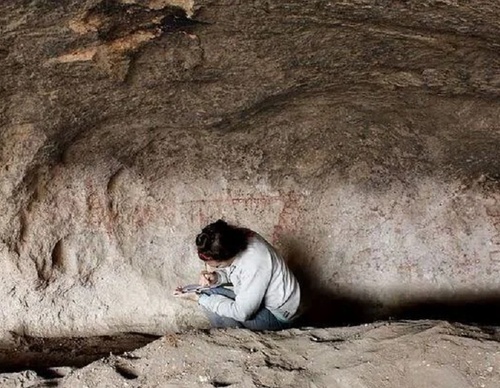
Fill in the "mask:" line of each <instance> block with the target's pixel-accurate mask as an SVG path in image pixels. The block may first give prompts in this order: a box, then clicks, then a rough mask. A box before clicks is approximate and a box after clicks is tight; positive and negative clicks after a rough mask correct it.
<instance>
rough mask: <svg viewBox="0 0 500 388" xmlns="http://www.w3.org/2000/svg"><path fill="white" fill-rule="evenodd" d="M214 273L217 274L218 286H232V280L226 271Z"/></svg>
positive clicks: (219, 270) (220, 270)
mask: <svg viewBox="0 0 500 388" xmlns="http://www.w3.org/2000/svg"><path fill="white" fill-rule="evenodd" d="M214 272H215V273H216V274H217V283H216V285H217V286H221V285H223V284H231V280H230V279H229V275H228V273H227V270H226V269H216V270H215V271H214Z"/></svg>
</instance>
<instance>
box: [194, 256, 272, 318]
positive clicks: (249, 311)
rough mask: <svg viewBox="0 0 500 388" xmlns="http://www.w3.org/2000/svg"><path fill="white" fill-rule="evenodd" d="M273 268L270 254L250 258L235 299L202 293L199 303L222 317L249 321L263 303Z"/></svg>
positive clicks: (242, 274)
mask: <svg viewBox="0 0 500 388" xmlns="http://www.w3.org/2000/svg"><path fill="white" fill-rule="evenodd" d="M267 255H269V254H267ZM250 259H252V258H250ZM271 269H272V264H271V257H270V256H269V257H265V258H264V260H262V258H259V260H255V261H253V260H249V265H247V266H245V268H243V270H242V273H241V278H240V281H241V285H240V287H239V289H240V291H239V293H238V294H237V295H236V299H235V300H232V299H230V298H226V297H225V296H222V295H210V296H208V295H202V296H201V297H200V300H199V303H200V304H201V305H202V306H204V307H205V308H207V309H208V310H210V311H212V312H214V313H215V314H217V315H220V316H222V317H228V318H233V319H235V320H236V321H239V322H243V321H247V320H249V319H250V318H252V316H253V315H254V314H255V313H256V312H257V311H258V310H259V308H260V306H261V305H262V300H263V299H264V296H265V295H266V291H267V287H268V285H269V282H270V280H271Z"/></svg>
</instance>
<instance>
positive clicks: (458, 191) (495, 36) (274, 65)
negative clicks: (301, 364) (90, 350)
mask: <svg viewBox="0 0 500 388" xmlns="http://www.w3.org/2000/svg"><path fill="white" fill-rule="evenodd" d="M0 32H1V34H0V101H1V103H0V265H1V268H2V270H1V273H0V279H1V281H0V297H1V300H2V308H1V309H0V331H1V333H0V337H1V338H3V339H5V341H7V342H8V341H14V337H15V336H23V335H31V336H45V337H51V336H65V335H67V336H82V335H101V334H113V333H117V332H129V331H130V332H132V331H133V332H142V333H156V334H164V333H166V332H173V331H179V330H182V329H187V328H193V327H197V328H201V327H204V326H205V325H206V322H205V321H204V320H203V317H201V316H200V314H199V313H198V311H197V309H196V308H195V307H194V306H193V305H190V304H186V303H183V302H181V301H178V300H176V299H174V298H172V297H171V294H170V292H171V290H172V289H173V288H174V287H175V286H177V285H178V284H182V283H191V282H192V281H193V280H194V279H196V273H197V272H198V271H199V270H200V269H201V266H200V264H199V263H198V262H197V260H196V259H195V256H194V250H193V239H194V236H195V235H196V233H197V232H198V230H199V229H200V228H201V227H202V226H203V225H204V224H205V223H207V222H210V221H213V220H215V219H217V218H219V217H222V218H225V219H226V220H228V221H230V222H235V223H238V224H242V225H245V226H248V227H250V228H253V229H255V230H257V231H259V232H260V233H261V234H262V235H264V236H265V237H266V238H268V239H269V240H270V241H271V242H272V243H274V244H276V245H277V246H278V247H279V249H280V250H281V251H282V252H283V253H284V255H285V256H286V258H287V260H289V262H290V264H291V266H292V267H293V268H294V270H295V271H296V272H297V275H298V276H299V277H300V279H301V281H302V284H303V287H304V291H305V294H306V295H307V297H308V298H309V299H310V300H312V301H313V303H312V304H311V305H312V313H313V314H312V315H313V316H314V319H315V321H316V323H324V324H331V323H346V322H356V321H362V320H366V319H373V318H377V317H382V316H391V315H396V316H412V317H418V316H422V315H426V314H427V315H428V314H429V313H430V312H432V314H435V315H439V314H451V315H453V314H454V315H456V318H460V319H467V320H472V321H474V320H493V321H495V320H496V321H497V322H498V319H497V318H498V317H496V314H497V312H496V311H498V306H499V302H498V301H499V298H498V290H499V287H498V286H499V277H498V271H499V269H500V202H499V201H500V192H499V185H498V180H499V177H500V158H499V157H498V150H499V145H500V127H499V123H500V117H499V116H500V100H499V98H498V97H499V95H500V66H499V65H500V50H499V47H500V6H499V5H498V2H497V1H496V0H478V1H475V2H474V3H472V2H468V1H455V0H446V1H445V0H418V1H417V0H408V1H388V0H387V1H386V0H343V1H324V0H312V1H311V0H286V1H279V2H270V1H266V0H255V1H238V0H199V1H198V0H196V1H181V0H177V1H173V0H172V1H169V0H149V1H146V0H144V1H139V0H137V1H134V0H127V1H125V0H123V1H118V0H114V1H111V0H108V1H104V0H85V1H76V0H64V1H59V2H47V1H44V0H34V1H17V0H4V1H2V11H1V12H0ZM478 302H480V303H478ZM318 306H320V308H318ZM478 306H479V307H478ZM259 367H260V366H259ZM422 368H424V367H423V366H422ZM287 373H288V372H287ZM287 373H285V374H287ZM332 373H333V372H332ZM416 373H417V372H416ZM418 373H420V372H418ZM435 373H436V374H439V373H441V372H439V371H438V370H436V371H435ZM288 374H290V375H293V374H294V372H293V371H292V372H290V373H288ZM339 376H340V375H339ZM338 378H339V379H340V378H341V377H338ZM457 381H458V380H457ZM460 381H462V380H460ZM360 384H361V383H360ZM457 384H458V383H457ZM464 384H465V383H464ZM359 386H362V385H359Z"/></svg>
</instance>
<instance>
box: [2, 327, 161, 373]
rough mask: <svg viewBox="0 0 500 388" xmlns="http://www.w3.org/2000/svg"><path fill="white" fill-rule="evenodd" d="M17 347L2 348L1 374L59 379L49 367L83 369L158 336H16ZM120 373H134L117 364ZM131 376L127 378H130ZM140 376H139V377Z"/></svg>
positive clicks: (144, 343) (123, 334)
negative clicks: (26, 373) (33, 374)
mask: <svg viewBox="0 0 500 388" xmlns="http://www.w3.org/2000/svg"><path fill="white" fill-rule="evenodd" d="M13 336H14V337H15V342H16V343H15V344H14V345H12V344H3V345H0V373H10V372H20V371H23V370H27V369H31V370H34V371H36V372H37V373H38V375H40V376H42V377H44V378H57V376H56V374H57V372H56V371H52V370H51V369H50V368H56V367H76V368H81V367H83V366H85V365H88V364H90V363H91V362H94V361H96V360H99V359H100V358H103V357H106V356H109V354H110V353H112V354H121V353H124V352H127V351H132V350H134V349H137V348H140V347H142V346H145V345H147V344H148V343H150V342H152V341H154V340H156V339H158V338H159V336H156V335H149V334H142V333H122V334H117V335H115V336H96V337H73V338H71V337H59V338H58V337H55V338H43V337H31V336H27V335H22V336H20V335H15V334H13ZM115 368H116V370H117V372H118V373H120V374H121V375H122V376H124V377H126V378H127V379H132V378H135V377H133V376H132V375H133V374H135V372H134V371H132V370H131V369H129V368H126V367H125V366H122V365H120V366H118V364H117V365H115ZM127 376H128V377H127ZM136 377H137V376H136Z"/></svg>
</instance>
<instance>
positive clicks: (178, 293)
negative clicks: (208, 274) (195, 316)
mask: <svg viewBox="0 0 500 388" xmlns="http://www.w3.org/2000/svg"><path fill="white" fill-rule="evenodd" d="M174 296H175V297H176V298H182V299H185V300H191V301H193V302H198V299H200V295H198V294H197V293H195V292H182V287H177V288H176V289H175V291H174Z"/></svg>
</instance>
